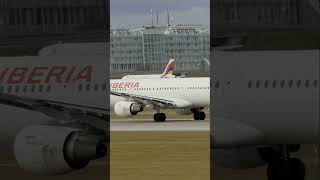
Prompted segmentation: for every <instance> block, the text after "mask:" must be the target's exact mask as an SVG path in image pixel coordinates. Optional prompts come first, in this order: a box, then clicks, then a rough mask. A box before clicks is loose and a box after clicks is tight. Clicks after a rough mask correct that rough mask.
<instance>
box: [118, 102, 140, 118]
mask: <svg viewBox="0 0 320 180" xmlns="http://www.w3.org/2000/svg"><path fill="white" fill-rule="evenodd" d="M141 111H143V106H142V105H141V104H138V103H134V102H128V101H120V102H117V103H116V104H115V105H114V112H115V113H116V114H117V115H118V116H125V117H129V116H133V115H137V114H138V113H139V112H141Z"/></svg>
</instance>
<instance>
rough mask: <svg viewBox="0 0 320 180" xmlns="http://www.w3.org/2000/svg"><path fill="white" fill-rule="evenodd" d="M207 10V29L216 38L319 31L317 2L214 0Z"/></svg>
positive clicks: (318, 5) (319, 17) (318, 2)
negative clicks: (289, 31)
mask: <svg viewBox="0 0 320 180" xmlns="http://www.w3.org/2000/svg"><path fill="white" fill-rule="evenodd" d="M211 9H212V21H211V22H212V24H211V27H212V29H213V31H214V34H215V35H216V36H219V35H220V34H235V33H242V32H250V31H253V32H258V31H274V30H282V31H285V30H310V29H318V30H319V29H320V22H319V19H320V1H319V0H275V1H270V0H258V1H257V0H215V1H213V2H212V3H211Z"/></svg>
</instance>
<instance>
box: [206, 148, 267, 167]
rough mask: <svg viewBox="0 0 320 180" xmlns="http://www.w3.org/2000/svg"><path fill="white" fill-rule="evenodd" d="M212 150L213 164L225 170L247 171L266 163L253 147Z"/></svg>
mask: <svg viewBox="0 0 320 180" xmlns="http://www.w3.org/2000/svg"><path fill="white" fill-rule="evenodd" d="M212 150H213V151H212V161H213V163H217V164H218V165H221V166H223V167H226V168H236V169H248V168H255V167H259V166H263V165H265V164H266V163H267V162H266V161H265V160H264V158H263V156H262V154H261V153H260V151H259V150H258V149H257V148H255V147H248V148H232V149H212Z"/></svg>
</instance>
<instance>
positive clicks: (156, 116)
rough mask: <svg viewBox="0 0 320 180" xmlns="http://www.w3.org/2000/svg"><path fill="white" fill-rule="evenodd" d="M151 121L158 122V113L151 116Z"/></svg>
mask: <svg viewBox="0 0 320 180" xmlns="http://www.w3.org/2000/svg"><path fill="white" fill-rule="evenodd" d="M153 120H154V121H155V122H159V121H160V113H155V114H154V115H153Z"/></svg>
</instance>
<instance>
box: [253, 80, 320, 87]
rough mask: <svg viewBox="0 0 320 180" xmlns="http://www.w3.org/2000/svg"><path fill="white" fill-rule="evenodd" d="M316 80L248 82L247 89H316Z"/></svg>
mask: <svg viewBox="0 0 320 180" xmlns="http://www.w3.org/2000/svg"><path fill="white" fill-rule="evenodd" d="M317 86H318V80H287V81H286V80H281V81H277V80H273V81H271V80H264V81H263V80H256V81H253V80H250V81H249V82H248V88H277V87H280V88H286V87H288V88H312V87H313V88H316V87H317Z"/></svg>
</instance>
